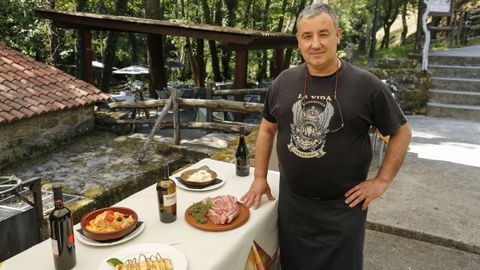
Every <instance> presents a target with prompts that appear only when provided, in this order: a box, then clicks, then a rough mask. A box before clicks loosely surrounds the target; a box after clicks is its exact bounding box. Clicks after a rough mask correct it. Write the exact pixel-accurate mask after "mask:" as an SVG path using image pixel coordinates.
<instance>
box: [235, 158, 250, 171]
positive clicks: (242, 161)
mask: <svg viewBox="0 0 480 270" xmlns="http://www.w3.org/2000/svg"><path fill="white" fill-rule="evenodd" d="M237 166H238V167H240V168H242V169H243V168H246V167H250V159H243V158H237Z"/></svg>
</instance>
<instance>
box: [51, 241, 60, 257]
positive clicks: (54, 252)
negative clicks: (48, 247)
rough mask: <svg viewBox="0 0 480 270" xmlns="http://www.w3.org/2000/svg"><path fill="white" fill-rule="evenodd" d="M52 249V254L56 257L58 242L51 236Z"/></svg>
mask: <svg viewBox="0 0 480 270" xmlns="http://www.w3.org/2000/svg"><path fill="white" fill-rule="evenodd" d="M52 251H53V256H55V257H58V255H59V253H58V242H57V240H55V239H53V238H52Z"/></svg>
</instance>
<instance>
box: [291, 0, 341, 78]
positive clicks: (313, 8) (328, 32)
mask: <svg viewBox="0 0 480 270" xmlns="http://www.w3.org/2000/svg"><path fill="white" fill-rule="evenodd" d="M337 25H338V21H337V15H336V13H335V11H334V10H333V9H332V8H331V7H330V6H329V5H326V4H313V5H310V6H307V7H305V9H304V10H302V12H300V14H299V16H298V20H297V40H298V47H299V48H300V51H301V53H302V56H303V58H304V59H305V61H306V62H307V64H308V67H309V71H310V73H312V74H314V75H327V74H329V73H332V72H334V71H335V68H336V64H337V62H336V61H337V45H338V44H339V43H340V38H341V31H340V29H338V26H337Z"/></svg>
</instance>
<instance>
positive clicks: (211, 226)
mask: <svg viewBox="0 0 480 270" xmlns="http://www.w3.org/2000/svg"><path fill="white" fill-rule="evenodd" d="M237 203H238V206H239V208H240V214H239V215H238V216H237V217H236V218H234V219H233V220H232V222H230V223H228V224H223V225H217V224H215V223H213V222H212V221H211V220H210V219H209V218H207V223H200V222H197V221H196V220H195V218H194V217H193V216H192V215H190V214H189V212H190V208H192V207H193V205H191V206H190V207H188V208H187V210H186V211H185V220H186V221H187V223H188V224H190V225H191V226H192V227H194V228H197V229H199V230H204V231H210V232H221V231H228V230H232V229H235V228H238V227H240V226H242V225H243V224H244V223H245V222H247V220H248V218H249V217H250V210H249V209H248V208H247V207H246V206H245V205H243V204H242V203H240V202H237Z"/></svg>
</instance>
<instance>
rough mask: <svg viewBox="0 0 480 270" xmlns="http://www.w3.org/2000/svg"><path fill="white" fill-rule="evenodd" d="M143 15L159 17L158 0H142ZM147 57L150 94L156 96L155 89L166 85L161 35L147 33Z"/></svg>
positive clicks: (160, 88) (153, 17)
mask: <svg viewBox="0 0 480 270" xmlns="http://www.w3.org/2000/svg"><path fill="white" fill-rule="evenodd" d="M143 6H144V9H145V17H146V18H149V19H161V18H162V13H161V9H160V3H159V0H144V1H143ZM147 58H148V66H149V68H150V87H149V92H150V96H151V97H154V98H158V95H157V92H156V90H162V89H163V87H165V86H167V81H166V77H165V67H164V61H163V39H162V36H161V35H147Z"/></svg>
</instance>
